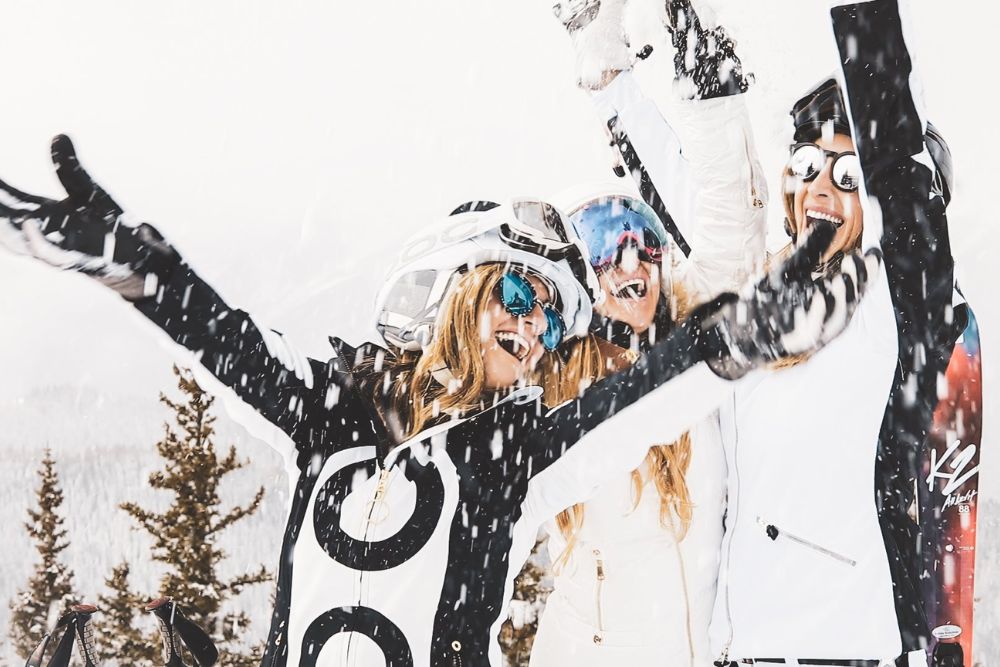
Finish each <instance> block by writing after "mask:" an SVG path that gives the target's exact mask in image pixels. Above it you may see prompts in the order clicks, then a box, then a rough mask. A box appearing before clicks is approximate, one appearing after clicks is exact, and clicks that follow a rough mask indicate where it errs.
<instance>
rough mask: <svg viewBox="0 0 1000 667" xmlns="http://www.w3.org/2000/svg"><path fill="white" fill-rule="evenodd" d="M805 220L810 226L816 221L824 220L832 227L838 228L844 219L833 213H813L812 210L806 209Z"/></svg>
mask: <svg viewBox="0 0 1000 667" xmlns="http://www.w3.org/2000/svg"><path fill="white" fill-rule="evenodd" d="M806 218H807V219H808V220H809V223H810V224H812V223H814V222H816V221H818V220H825V221H826V222H832V223H833V226H834V227H837V228H840V227H842V226H843V224H844V218H842V217H841V216H839V215H836V214H835V213H827V212H825V211H814V210H813V209H811V208H810V209H806Z"/></svg>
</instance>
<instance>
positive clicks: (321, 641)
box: [299, 607, 413, 667]
mask: <svg viewBox="0 0 1000 667" xmlns="http://www.w3.org/2000/svg"><path fill="white" fill-rule="evenodd" d="M342 632H357V633H359V634H362V635H364V636H365V637H368V638H369V639H371V640H372V641H373V642H375V645H376V646H378V647H379V649H380V650H381V651H382V655H383V656H385V665H386V667H413V654H412V652H411V651H410V645H409V644H408V643H407V641H406V637H405V636H403V632H402V630H400V629H399V627H397V626H396V624H395V623H393V622H392V621H390V620H389V619H388V618H386V617H385V616H383V615H382V614H380V613H379V612H377V611H375V610H374V609H371V608H370V607H338V608H336V609H331V610H330V611H328V612H326V613H325V614H323V615H322V616H320V617H319V618H317V619H315V620H314V621H313V622H312V623H310V624H309V627H308V628H307V629H306V634H305V636H304V637H303V638H302V652H301V654H300V656H299V665H300V667H315V665H316V661H317V660H318V659H319V654H320V652H321V651H322V650H323V646H324V645H326V643H327V642H328V641H329V640H330V638H331V637H333V636H334V635H337V634H340V633H342Z"/></svg>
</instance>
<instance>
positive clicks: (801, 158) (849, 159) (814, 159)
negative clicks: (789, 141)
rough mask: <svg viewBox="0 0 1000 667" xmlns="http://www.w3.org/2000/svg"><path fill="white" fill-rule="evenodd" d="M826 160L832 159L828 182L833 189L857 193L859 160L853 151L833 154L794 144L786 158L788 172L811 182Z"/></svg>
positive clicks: (809, 145)
mask: <svg viewBox="0 0 1000 667" xmlns="http://www.w3.org/2000/svg"><path fill="white" fill-rule="evenodd" d="M828 159H833V167H832V168H831V169H830V180H831V181H832V182H833V185H834V187H836V188H837V189H838V190H840V191H842V192H857V190H858V187H859V186H860V185H861V178H862V176H861V160H860V159H859V158H858V155H857V153H855V152H854V151H847V152H845V153H835V152H833V151H828V150H825V149H823V148H820V147H819V146H817V145H816V144H813V143H800V144H795V145H794V146H792V153H791V156H790V157H789V158H788V170H789V171H790V172H791V173H792V175H793V176H796V177H797V178H800V179H802V180H803V181H811V180H813V179H814V178H816V177H817V176H818V175H819V173H820V172H821V171H823V168H824V167H825V166H826V161H827V160H828Z"/></svg>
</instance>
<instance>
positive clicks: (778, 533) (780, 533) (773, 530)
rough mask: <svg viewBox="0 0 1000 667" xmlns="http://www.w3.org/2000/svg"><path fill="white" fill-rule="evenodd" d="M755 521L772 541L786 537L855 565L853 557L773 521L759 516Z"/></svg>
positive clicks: (852, 565)
mask: <svg viewBox="0 0 1000 667" xmlns="http://www.w3.org/2000/svg"><path fill="white" fill-rule="evenodd" d="M757 523H758V524H760V525H761V526H763V528H764V530H765V532H766V533H767V536H768V537H769V538H771V541H772V542H777V541H778V538H779V537H780V538H783V539H786V540H791V541H792V542H795V543H796V544H801V545H802V546H804V547H807V548H809V549H812V550H813V551H816V552H819V553H821V554H823V555H824V556H829V557H830V558H833V559H834V560H839V561H840V562H841V563H846V564H847V565H850V566H851V567H854V566H856V565H857V564H858V561H856V560H854V559H853V558H848V557H847V556H845V555H843V554H839V553H837V552H836V551H833V550H831V549H827V548H826V547H824V546H820V545H819V544H816V543H815V542H811V541H810V540H807V539H806V538H804V537H800V536H798V535H796V534H795V533H790V532H788V531H787V530H784V529H781V528H778V526H776V525H774V524H773V523H768V522H767V521H765V520H764V519H762V518H760V517H757Z"/></svg>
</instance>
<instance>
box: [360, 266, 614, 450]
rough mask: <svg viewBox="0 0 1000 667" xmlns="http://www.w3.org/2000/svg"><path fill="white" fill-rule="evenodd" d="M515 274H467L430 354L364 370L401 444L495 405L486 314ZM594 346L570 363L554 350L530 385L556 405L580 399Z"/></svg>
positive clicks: (489, 270) (499, 270) (479, 270)
mask: <svg viewBox="0 0 1000 667" xmlns="http://www.w3.org/2000/svg"><path fill="white" fill-rule="evenodd" d="M507 269H508V267H507V266H506V265H504V264H482V265H480V266H477V267H475V268H473V269H472V270H470V271H468V272H467V273H465V274H463V275H462V276H460V278H459V279H458V281H457V282H456V284H455V286H454V287H453V288H452V289H451V290H450V292H449V294H448V295H447V296H446V297H445V301H444V303H443V305H442V313H441V320H440V321H441V322H443V323H445V324H444V326H441V327H440V328H439V330H438V331H437V332H436V335H435V336H434V338H433V340H432V341H431V343H430V345H429V346H428V347H427V348H426V349H424V350H423V351H422V352H402V353H400V354H398V355H395V356H390V357H388V358H385V359H383V360H379V359H375V360H371V359H370V360H367V361H366V362H364V363H363V364H361V365H359V367H358V375H359V377H360V378H361V382H362V384H363V386H364V388H365V389H364V390H365V391H366V392H369V393H371V394H374V395H375V396H378V397H380V400H378V401H377V404H379V405H380V410H381V413H382V416H383V418H384V419H385V421H386V425H387V426H388V427H389V430H390V432H391V433H392V434H393V436H394V437H395V438H396V440H397V441H402V440H405V439H407V438H410V437H412V436H414V435H416V434H417V433H419V432H420V431H422V430H423V429H425V428H426V427H427V426H429V425H430V424H432V423H435V422H437V421H440V420H441V419H443V418H447V417H448V416H451V415H459V414H464V413H468V412H470V411H472V410H476V409H482V408H485V407H487V406H488V402H489V400H490V397H489V396H487V395H486V368H485V365H484V363H483V357H482V355H481V354H479V350H480V349H481V346H482V316H483V314H484V313H485V312H486V310H487V307H488V306H489V300H490V296H491V295H492V294H493V293H494V291H495V290H496V287H497V284H498V283H499V282H500V279H501V277H502V276H503V274H504V273H505V272H506V271H507ZM588 349H589V348H587V347H579V346H575V347H574V349H573V350H572V351H571V353H570V355H569V357H568V358H569V361H567V362H562V361H561V359H560V358H559V355H557V354H556V353H554V352H546V353H545V355H544V356H543V357H542V359H541V361H539V363H538V366H537V367H536V368H535V371H534V376H533V377H531V378H528V380H529V381H530V382H532V383H535V384H539V385H540V386H542V387H543V388H544V389H545V395H544V400H545V402H546V403H547V404H548V405H557V404H559V403H562V402H563V401H565V400H568V398H572V397H573V396H575V395H577V394H578V393H579V391H580V382H581V381H583V380H584V379H586V378H589V377H591V375H592V370H591V366H590V364H593V363H594V358H593V353H592V352H589V351H588ZM573 378H575V380H574V379H573ZM573 382H575V383H576V389H575V390H572V389H571V385H572V384H573ZM571 392H575V393H571ZM499 394H500V392H498V393H497V397H499Z"/></svg>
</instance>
